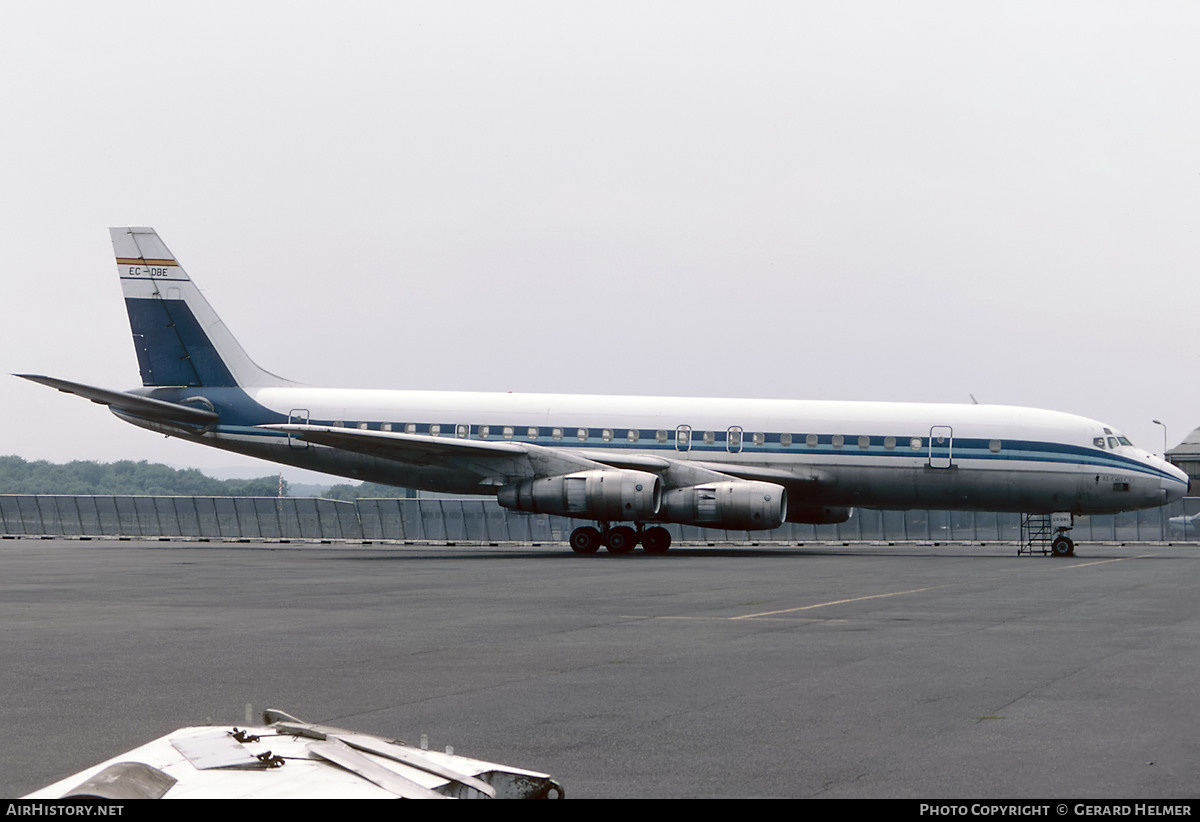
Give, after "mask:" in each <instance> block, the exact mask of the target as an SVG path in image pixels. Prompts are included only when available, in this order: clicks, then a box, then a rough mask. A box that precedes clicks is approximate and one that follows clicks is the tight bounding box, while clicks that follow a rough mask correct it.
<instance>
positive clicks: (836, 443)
mask: <svg viewBox="0 0 1200 822" xmlns="http://www.w3.org/2000/svg"><path fill="white" fill-rule="evenodd" d="M845 442H846V438H845V437H843V436H842V435H841V434H834V435H833V447H834V448H841V447H842V446H843V445H844V444H845Z"/></svg>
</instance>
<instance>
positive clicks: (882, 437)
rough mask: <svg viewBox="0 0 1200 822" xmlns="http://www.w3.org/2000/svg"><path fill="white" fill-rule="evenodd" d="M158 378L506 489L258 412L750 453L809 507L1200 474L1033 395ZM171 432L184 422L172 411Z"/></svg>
mask: <svg viewBox="0 0 1200 822" xmlns="http://www.w3.org/2000/svg"><path fill="white" fill-rule="evenodd" d="M243 390H244V392H245V393H244V394H243V393H242V391H243ZM230 392H234V393H233V394H230ZM139 393H140V392H139ZM147 393H150V394H151V395H152V396H163V397H164V398H166V399H172V400H175V401H179V400H180V399H183V398H184V397H185V395H187V396H196V395H199V396H205V397H207V398H208V399H209V400H210V401H211V402H212V403H213V404H214V406H215V407H216V409H217V410H218V411H219V412H220V414H221V424H220V425H218V426H216V427H215V429H213V430H210V431H208V432H206V433H203V434H199V435H192V436H191V438H193V439H196V440H198V441H200V442H204V443H206V444H210V445H215V446H218V447H222V448H227V449H230V450H234V451H241V452H243V453H248V454H252V455H255V456H260V457H264V458H267V459H271V460H274V461H277V462H284V463H289V464H294V465H300V466H304V467H309V468H314V469H317V470H323V471H327V472H330V473H336V474H340V475H343V476H348V477H354V478H359V479H368V480H373V481H378V482H386V483H390V484H394V485H400V486H405V487H413V488H421V489H426V490H433V491H443V492H449V493H463V494H493V493H495V491H496V488H495V485H494V484H491V483H489V482H488V481H487V480H486V479H485V478H484V477H482V476H481V475H480V474H478V473H476V472H473V471H472V470H470V467H469V466H464V465H463V464H462V462H461V461H459V462H453V463H446V462H441V463H439V462H437V461H430V462H429V463H428V464H415V463H414V464H405V463H400V462H396V461H395V460H388V459H380V458H376V457H372V456H368V455H363V454H355V453H348V452H345V451H343V450H341V449H334V448H327V447H322V446H319V445H310V444H309V443H305V442H302V441H300V440H298V439H296V438H294V437H291V436H289V435H287V434H285V433H282V432H279V431H268V430H263V429H261V428H258V427H257V426H259V425H263V424H267V423H271V422H280V421H283V420H286V421H287V422H289V423H303V424H311V425H322V426H333V427H344V428H347V429H353V428H359V429H363V428H365V429H367V430H370V431H391V432H395V433H409V434H416V435H423V436H431V437H444V438H461V439H468V440H479V441H487V442H514V443H530V444H536V445H541V446H546V447H549V448H553V449H556V450H561V451H564V452H569V453H572V454H578V455H580V456H585V457H588V458H590V459H596V460H600V461H603V460H605V459H606V458H607V459H613V458H619V457H620V455H648V456H661V457H665V458H669V459H671V460H677V461H692V462H696V463H704V464H710V465H713V466H714V467H716V466H724V467H731V466H737V467H739V468H741V469H743V470H745V471H746V472H748V473H750V474H753V473H754V472H755V471H758V472H761V473H762V474H763V475H765V476H767V477H769V478H770V479H771V480H772V481H774V482H778V483H779V484H781V485H784V486H785V487H787V488H788V489H789V494H790V495H791V500H792V504H793V505H794V506H800V507H803V506H806V505H812V506H860V507H869V508H884V509H905V508H918V507H919V508H954V509H968V510H988V511H1019V512H1026V513H1039V512H1051V511H1071V512H1074V513H1104V512H1116V511H1122V510H1132V509H1138V508H1147V507H1154V506H1158V505H1162V504H1164V503H1166V502H1169V501H1171V500H1174V499H1177V498H1179V497H1181V496H1182V495H1183V493H1184V492H1185V491H1186V488H1187V478H1186V476H1185V475H1184V474H1183V473H1182V472H1180V471H1179V470H1178V469H1176V468H1174V467H1173V466H1171V465H1169V464H1167V463H1166V462H1164V461H1163V460H1161V459H1159V458H1158V457H1155V456H1154V455H1152V454H1149V453H1148V452H1146V451H1143V450H1141V449H1139V448H1136V447H1134V446H1132V445H1127V444H1121V443H1120V442H1119V441H1118V440H1117V438H1116V436H1119V434H1118V435H1116V436H1114V432H1113V430H1112V429H1111V428H1110V427H1107V426H1105V425H1104V424H1103V423H1100V422H1097V421H1095V420H1090V419H1086V418H1084V417H1078V416H1074V415H1071V414H1064V413H1059V412H1054V411H1044V410H1038V409H1032V408H1018V407H1009V406H994V405H952V404H923V403H875V402H823V401H792V400H743V399H692V398H680V397H623V396H597V395H560V394H485V393H469V392H439V391H386V390H361V389H327V388H308V387H301V386H287V387H268V388H246V389H205V388H195V389H152V390H151V391H149V392H147ZM227 394H229V396H227ZM237 394H240V395H241V400H237V397H236V395H237ZM246 400H249V402H246ZM254 408H259V409H261V411H262V413H261V414H260V415H256V414H255V413H253V409H254ZM125 418H126V419H130V418H129V417H125ZM130 421H131V422H135V423H136V424H141V425H145V426H146V427H151V428H155V429H156V430H163V427H162V426H161V425H159V424H158V423H147V422H146V421H141V420H137V419H130ZM170 433H173V434H176V435H179V433H180V432H179V430H178V429H175V428H173V427H171V430H170ZM185 435H186V434H185ZM1121 439H1123V438H1121ZM1125 442H1127V440H1126V441H1125ZM1110 443H1111V445H1110ZM1113 446H1115V447H1113ZM718 470H720V469H718Z"/></svg>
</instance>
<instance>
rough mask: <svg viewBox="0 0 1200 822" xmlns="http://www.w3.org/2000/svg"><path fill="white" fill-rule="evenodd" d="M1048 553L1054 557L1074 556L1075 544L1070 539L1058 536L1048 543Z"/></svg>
mask: <svg viewBox="0 0 1200 822" xmlns="http://www.w3.org/2000/svg"><path fill="white" fill-rule="evenodd" d="M1050 553H1051V554H1053V555H1054V556H1056V557H1073V556H1075V543H1074V542H1073V541H1072V540H1071V538H1070V537H1064V536H1058V537H1055V538H1054V542H1052V543H1050Z"/></svg>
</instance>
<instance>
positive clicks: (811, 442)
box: [804, 434, 817, 448]
mask: <svg viewBox="0 0 1200 822" xmlns="http://www.w3.org/2000/svg"><path fill="white" fill-rule="evenodd" d="M804 444H805V445H807V446H808V447H809V448H816V447H817V435H816V434H809V435H808V436H807V437H805V438H804Z"/></svg>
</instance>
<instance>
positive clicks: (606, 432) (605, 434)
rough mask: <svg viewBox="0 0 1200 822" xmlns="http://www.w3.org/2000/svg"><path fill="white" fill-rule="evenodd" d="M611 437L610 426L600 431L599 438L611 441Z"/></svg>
mask: <svg viewBox="0 0 1200 822" xmlns="http://www.w3.org/2000/svg"><path fill="white" fill-rule="evenodd" d="M612 437H613V433H612V429H611V428H605V429H604V430H603V431H601V432H600V439H602V440H604V441H605V442H612Z"/></svg>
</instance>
